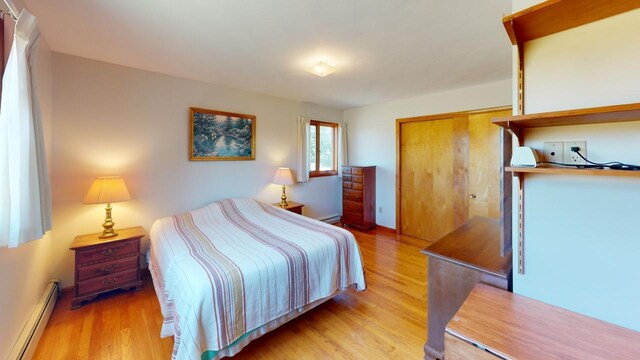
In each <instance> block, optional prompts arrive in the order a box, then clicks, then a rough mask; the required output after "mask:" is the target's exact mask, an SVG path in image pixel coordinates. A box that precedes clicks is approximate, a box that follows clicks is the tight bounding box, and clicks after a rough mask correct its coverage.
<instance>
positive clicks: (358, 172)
mask: <svg viewBox="0 0 640 360" xmlns="http://www.w3.org/2000/svg"><path fill="white" fill-rule="evenodd" d="M351 173H352V174H353V175H362V168H352V169H351Z"/></svg>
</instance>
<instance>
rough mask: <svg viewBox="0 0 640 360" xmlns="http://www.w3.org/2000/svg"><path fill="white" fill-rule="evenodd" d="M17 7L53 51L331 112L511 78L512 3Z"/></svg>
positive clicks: (64, 0)
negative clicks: (316, 71)
mask: <svg viewBox="0 0 640 360" xmlns="http://www.w3.org/2000/svg"><path fill="white" fill-rule="evenodd" d="M24 2H25V3H26V5H27V7H28V8H29V9H30V10H31V12H32V13H34V14H35V15H36V16H37V17H38V19H39V21H40V25H41V29H42V33H43V34H44V37H45V38H46V40H47V42H48V43H49V45H50V47H51V48H52V50H54V51H58V52H62V53H67V54H72V55H78V56H82V57H86V58H90V59H96V60H101V61H106V62H110V63H115V64H121V65H126V66H131V67H134V68H139V69H144V70H149V71H155V72H159V73H164V74H169V75H174V76H178V77H182V78H187V79H195V80H200V81H205V82H210V83H215V84H222V85H227V86H231V87H234V88H239V89H244V90H249V91H254V92H259V93H265V94H270V95H275V96H279V97H283V98H288V99H294V100H299V101H308V102H313V103H316V104H320V105H325V106H330V107H334V108H341V109H343V108H350V107H357V106H362V105H367V104H373V103H379V102H382V101H387V100H395V99H400V98H407V97H411V96H415V95H420V94H425V93H430V92H436V91H442V90H447V89H453V88H458V87H464V86H469V85H474V84H480V83H485V82H490V81H495V80H500V79H506V78H509V77H510V76H511V46H510V43H509V40H508V37H507V35H506V33H505V31H504V29H503V28H502V23H501V18H502V16H503V15H504V14H508V13H510V10H511V0H482V1H478V0H404V1H402V0H368V1H366V0H268V1H267V0H253V1H249V0H244V1H242V0H172V1H170V0H153V1H152V0H56V1H52V0H24ZM319 60H326V61H327V62H328V63H329V64H331V65H333V66H335V67H337V68H338V70H337V71H336V72H335V73H334V74H332V75H330V76H327V77H324V78H321V77H318V76H315V75H312V74H310V73H308V72H306V71H305V70H304V68H305V67H307V66H310V65H312V64H313V63H315V62H317V61H319Z"/></svg>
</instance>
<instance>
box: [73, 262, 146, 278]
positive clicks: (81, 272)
mask: <svg viewBox="0 0 640 360" xmlns="http://www.w3.org/2000/svg"><path fill="white" fill-rule="evenodd" d="M139 261H140V260H139V259H138V256H131V257H128V258H124V259H118V260H114V261H109V262H103V263H100V264H96V265H91V266H85V267H83V268H80V269H78V281H82V280H87V279H92V278H95V277H98V276H105V275H109V274H113V273H116V272H120V271H125V270H131V269H137V268H138V262H139Z"/></svg>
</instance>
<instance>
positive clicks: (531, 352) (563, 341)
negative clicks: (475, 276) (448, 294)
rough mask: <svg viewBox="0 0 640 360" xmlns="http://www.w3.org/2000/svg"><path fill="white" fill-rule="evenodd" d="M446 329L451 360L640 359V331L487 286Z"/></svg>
mask: <svg viewBox="0 0 640 360" xmlns="http://www.w3.org/2000/svg"><path fill="white" fill-rule="evenodd" d="M446 331H447V333H446V357H447V360H455V359H469V358H476V359H485V358H486V359H494V360H495V359H499V358H500V357H502V358H504V359H523V360H524V359H576V360H582V359H640V332H636V331H633V330H629V329H626V328H623V327H620V326H616V325H613V324H610V323H606V322H604V321H600V320H597V319H594V318H590V317H587V316H584V315H580V314H577V313H574V312H571V311H569V310H565V309H562V308H559V307H556V306H552V305H549V304H545V303H542V302H539V301H536V300H533V299H530V298H528V297H525V296H521V295H516V294H513V293H510V292H507V291H503V290H500V289H496V288H494V287H491V286H487V285H483V284H478V285H476V286H475V287H474V288H473V290H472V291H471V293H470V294H469V297H468V298H467V300H466V301H465V302H464V304H463V305H462V307H461V308H460V310H458V312H457V313H456V314H455V315H454V317H453V319H452V320H451V321H450V322H449V324H448V326H447V329H446ZM472 344H476V345H479V346H480V347H477V346H474V345H472ZM482 348H484V349H486V350H481V349H482ZM470 354H475V355H473V356H472V355H470ZM496 355H497V356H496Z"/></svg>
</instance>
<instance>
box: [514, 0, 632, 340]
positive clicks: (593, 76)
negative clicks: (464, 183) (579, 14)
mask: <svg viewBox="0 0 640 360" xmlns="http://www.w3.org/2000/svg"><path fill="white" fill-rule="evenodd" d="M526 3H527V4H526V5H531V3H532V1H528V2H526ZM522 7H523V6H522V4H521V2H520V1H514V8H518V9H520V8H522ZM639 21H640V11H638V10H636V11H632V12H628V13H625V14H621V15H618V16H616V17H612V18H609V19H604V20H601V21H599V22H596V23H592V24H588V25H585V26H582V27H579V28H575V29H571V30H568V31H565V32H562V33H559V34H555V35H551V36H548V37H545V38H541V39H538V40H535V41H531V42H529V43H527V46H526V48H525V54H526V55H525V56H526V57H525V65H526V68H525V76H526V79H525V86H526V88H525V111H526V113H536V112H545V111H553V110H563V109H574V108H583V107H595V106H603V105H612V104H624V103H634V102H640V86H638V83H640V69H639V67H638V64H639V63H640V47H638V46H635V44H637V42H638V40H637V39H638V37H639V36H640V27H638V22H639ZM514 95H515V91H514ZM639 135H640V122H630V123H620V124H605V125H590V126H570V127H554V128H540V129H535V130H530V131H528V132H527V133H526V136H525V137H526V139H527V140H526V145H528V146H533V147H535V148H538V149H542V147H543V142H544V141H566V140H586V141H587V152H588V157H589V158H590V159H592V160H593V161H600V162H607V161H623V162H630V163H635V164H639V163H640V155H639V154H640V142H639V141H638V136H639ZM638 204H640V181H639V180H638V179H637V178H615V177H587V176H557V175H554V176H543V175H537V176H534V175H531V176H529V175H527V177H526V180H525V255H526V262H525V264H526V274H525V275H518V274H516V275H514V291H515V292H516V293H519V294H523V295H526V296H530V297H533V298H536V299H539V300H542V301H545V302H548V303H551V304H554V305H558V306H561V307H565V308H568V309H570V310H573V311H577V312H580V313H583V314H586V315H589V316H593V317H596V318H599V319H602V320H605V321H609V322H613V323H616V324H619V325H622V326H626V327H629V328H632V329H635V330H640V306H639V305H640V266H638V264H639V259H640V233H639V232H638V229H637V226H638ZM515 206H516V204H515V203H514V213H515V209H517V208H516V207H515ZM516 238H517V234H514V239H516ZM514 246H517V244H516V243H515V241H514ZM516 253H517V249H516V250H514V254H516ZM515 263H516V262H515V257H514V264H515Z"/></svg>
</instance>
